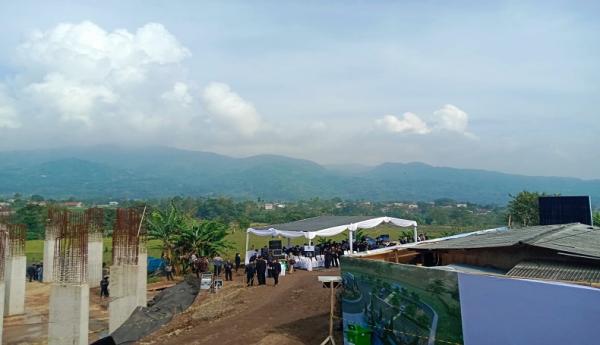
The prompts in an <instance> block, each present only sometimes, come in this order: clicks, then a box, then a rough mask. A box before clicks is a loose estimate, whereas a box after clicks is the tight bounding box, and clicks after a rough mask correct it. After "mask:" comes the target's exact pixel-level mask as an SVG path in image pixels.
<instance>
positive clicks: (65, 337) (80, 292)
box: [48, 284, 90, 345]
mask: <svg viewBox="0 0 600 345" xmlns="http://www.w3.org/2000/svg"><path fill="white" fill-rule="evenodd" d="M89 308H90V288H89V286H88V285H87V284H82V285H66V284H52V289H51V291H50V305H49V315H48V344H49V345H65V344H68V345H87V344H88V331H89V314H90V312H89V311H90V310H89Z"/></svg>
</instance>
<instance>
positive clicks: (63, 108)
mask: <svg viewBox="0 0 600 345" xmlns="http://www.w3.org/2000/svg"><path fill="white" fill-rule="evenodd" d="M26 91H27V93H29V94H31V95H32V96H33V98H34V99H36V100H37V101H38V102H39V103H40V104H44V105H45V106H46V107H51V108H53V109H54V110H55V111H56V112H57V113H58V114H59V116H60V119H61V120H62V121H71V120H77V121H81V122H84V123H85V124H87V125H91V123H92V115H93V113H94V112H96V111H97V110H98V108H99V106H100V105H102V104H104V105H105V104H114V103H115V102H116V101H117V98H118V97H117V96H116V95H115V94H114V93H113V92H112V91H111V89H110V88H109V87H107V86H103V85H94V84H84V83H82V82H79V81H75V80H68V79H65V77H64V76H63V75H61V74H49V75H47V76H46V77H45V78H44V80H43V81H41V82H39V83H33V84H31V85H29V86H28V87H27V88H26Z"/></svg>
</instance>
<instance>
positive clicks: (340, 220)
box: [246, 216, 417, 262]
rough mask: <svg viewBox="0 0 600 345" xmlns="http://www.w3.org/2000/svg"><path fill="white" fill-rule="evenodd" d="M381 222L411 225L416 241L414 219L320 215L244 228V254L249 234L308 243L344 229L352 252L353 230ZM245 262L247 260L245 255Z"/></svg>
mask: <svg viewBox="0 0 600 345" xmlns="http://www.w3.org/2000/svg"><path fill="white" fill-rule="evenodd" d="M381 223H391V224H394V225H396V226H400V227H413V230H414V238H415V242H416V241H417V222H415V221H414V220H406V219H400V218H393V217H369V216H321V217H314V218H307V219H303V220H298V221H295V222H290V223H283V224H274V225H269V226H267V227H259V228H248V229H247V230H246V254H247V253H248V246H249V242H250V234H254V235H257V236H263V237H275V236H282V237H285V238H299V237H304V238H306V239H307V240H308V242H309V243H311V244H312V240H313V239H314V238H315V237H317V236H319V237H331V236H335V235H339V234H341V233H343V232H344V231H346V230H348V240H349V244H350V251H351V252H352V250H353V248H352V242H353V237H354V236H353V234H354V232H355V231H357V230H358V229H370V228H374V227H376V226H378V225H379V224H381ZM246 256H247V255H246ZM246 262H248V258H247V257H246Z"/></svg>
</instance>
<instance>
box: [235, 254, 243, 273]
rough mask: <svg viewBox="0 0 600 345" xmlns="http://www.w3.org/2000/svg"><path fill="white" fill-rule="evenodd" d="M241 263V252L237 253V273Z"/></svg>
mask: <svg viewBox="0 0 600 345" xmlns="http://www.w3.org/2000/svg"><path fill="white" fill-rule="evenodd" d="M241 263H242V257H241V256H240V253H235V273H237V272H238V269H240V265H241Z"/></svg>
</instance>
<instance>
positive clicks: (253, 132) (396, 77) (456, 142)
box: [0, 1, 600, 178]
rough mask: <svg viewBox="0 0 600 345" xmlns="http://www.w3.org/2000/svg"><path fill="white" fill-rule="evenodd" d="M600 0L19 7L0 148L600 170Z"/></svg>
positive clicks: (588, 174) (8, 6)
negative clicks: (165, 149) (172, 150)
mask: <svg viewBox="0 0 600 345" xmlns="http://www.w3.org/2000/svg"><path fill="white" fill-rule="evenodd" d="M599 10H600V5H599V3H594V2H583V1H581V2H566V1H565V2H558V1H551V2H523V1H514V2H494V3H491V2H479V1H478V2H475V1H474V2H440V1H436V2H433V1H432V2H423V1H414V2H408V1H406V2H399V1H394V2H391V1H390V2H386V1H381V2H373V1H345V2H341V1H303V2H282V1H278V2H275V1H264V2H252V3H251V4H250V3H249V2H242V1H240V2H234V1H227V2H221V1H214V2H192V1H189V2H184V1H181V2H178V3H176V4H172V3H168V2H163V3H160V2H148V1H144V2H135V1H128V2H127V3H123V2H117V1H114V2H111V1H106V2H87V3H86V4H81V3H71V2H63V3H61V2H52V3H42V2H27V1H21V2H10V3H3V4H1V5H0V22H1V23H2V30H3V34H2V35H0V138H4V139H5V140H0V149H4V150H9V149H18V148H40V147H56V146H68V145H94V144H101V143H113V144H114V143H117V144H122V145H169V146H175V147H181V148H188V149H194V150H205V151H214V152H219V153H224V154H229V155H234V156H246V155H252V154H261V153H275V154H284V155H289V156H293V157H298V158H306V159H311V160H314V161H317V162H319V163H324V164H340V163H358V164H369V165H372V164H378V163H381V162H384V161H399V162H408V161H422V162H426V163H429V164H433V165H441V166H453V167H468V168H482V169H490V170H499V171H505V172H513V173H521V174H528V175H555V176H577V177H583V178H600V160H599V159H598V156H599V155H598V147H599V146H600V145H599V144H600V140H599V139H598V137H599V133H600V116H599V115H598V114H597V112H596V108H597V100H598V99H600V97H599V96H600V86H599V85H600V83H599V82H600V62H599V61H600V22H599V21H598V20H597V16H596V14H597V13H599Z"/></svg>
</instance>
